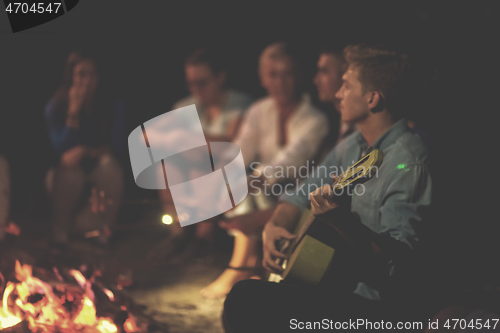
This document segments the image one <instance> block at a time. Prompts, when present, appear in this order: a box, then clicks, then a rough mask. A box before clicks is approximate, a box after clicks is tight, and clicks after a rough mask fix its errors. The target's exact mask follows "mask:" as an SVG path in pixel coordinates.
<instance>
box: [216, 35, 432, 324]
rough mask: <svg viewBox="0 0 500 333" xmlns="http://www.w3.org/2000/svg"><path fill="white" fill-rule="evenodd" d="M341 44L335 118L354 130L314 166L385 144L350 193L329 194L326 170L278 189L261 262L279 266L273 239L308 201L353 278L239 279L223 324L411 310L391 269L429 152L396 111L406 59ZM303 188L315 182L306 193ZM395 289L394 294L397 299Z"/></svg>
mask: <svg viewBox="0 0 500 333" xmlns="http://www.w3.org/2000/svg"><path fill="white" fill-rule="evenodd" d="M344 52H345V56H346V60H347V62H348V64H349V67H348V70H347V72H346V73H345V74H344V75H343V78H342V79H343V84H342V86H341V88H340V90H339V91H338V92H337V94H336V97H337V98H338V99H340V110H339V112H340V114H341V120H342V121H343V122H346V123H351V124H356V125H357V128H358V131H356V132H355V133H353V134H352V135H350V136H349V137H347V138H346V139H345V140H343V141H342V142H340V143H339V144H338V145H337V146H336V147H335V148H334V149H333V150H332V151H331V152H330V153H329V154H328V156H327V157H326V158H325V160H324V161H323V163H322V166H324V167H326V168H327V169H328V170H332V168H333V167H335V169H334V170H346V169H347V168H348V167H349V166H350V165H352V164H353V163H355V162H356V161H358V160H359V159H360V158H362V157H363V156H365V155H366V154H368V153H370V152H371V151H372V150H374V149H380V150H381V151H382V152H383V155H384V160H383V163H382V165H381V166H380V168H379V170H378V173H377V175H376V176H375V177H373V178H372V179H370V180H369V181H367V182H366V183H364V184H363V185H362V186H363V188H362V190H358V191H357V192H355V195H354V196H353V197H352V200H350V201H346V200H339V199H338V198H337V197H336V195H335V194H334V193H333V192H332V189H331V184H332V183H333V180H334V178H332V177H331V176H330V175H327V174H324V173H315V174H313V176H312V177H308V178H307V180H306V181H305V182H304V183H303V185H302V189H304V190H302V191H301V190H300V189H299V190H297V191H296V192H294V193H292V194H291V193H285V195H283V197H281V203H280V204H279V205H278V207H277V208H276V210H275V211H274V213H273V215H272V216H271V218H270V220H269V221H268V222H267V224H266V225H265V227H264V231H263V246H264V249H263V251H264V252H263V254H264V259H263V265H264V266H265V267H266V268H267V269H269V270H270V271H272V272H275V273H280V272H282V271H283V268H282V267H281V266H280V265H279V264H278V261H279V259H285V258H286V255H284V254H283V253H281V252H280V251H279V248H278V247H277V246H278V245H277V244H280V242H282V241H283V240H292V239H293V238H294V237H296V236H295V235H294V234H292V232H293V230H294V229H295V226H296V224H297V222H298V220H299V218H300V216H301V215H302V211H303V210H304V209H307V208H310V209H311V210H312V213H313V214H314V215H315V217H316V218H317V219H318V220H320V221H322V222H324V223H325V224H328V225H329V226H330V227H332V228H334V229H335V230H336V231H337V233H338V235H339V236H340V237H339V239H341V240H342V241H343V242H344V246H346V247H347V248H350V249H351V250H352V251H351V253H352V260H351V261H350V263H351V266H350V268H348V270H352V271H356V272H357V273H358V274H357V275H356V277H357V280H356V281H355V283H354V284H353V288H351V289H349V288H347V287H346V288H345V290H344V291H343V292H342V291H339V288H335V291H334V292H333V291H332V292H330V291H325V290H324V289H321V288H305V287H296V286H291V285H287V284H285V283H274V282H268V281H259V280H246V281H241V282H239V283H237V284H236V285H235V286H234V287H233V289H232V290H231V292H230V293H229V295H228V296H227V299H226V301H225V304H224V314H223V319H224V325H225V329H226V331H228V332H264V331H265V332H268V331H269V332H284V331H288V330H293V329H297V328H300V325H299V326H297V323H302V324H303V326H304V323H313V322H316V323H318V322H321V324H323V325H327V324H328V320H333V321H340V320H349V319H351V320H354V321H356V319H359V318H365V319H366V318H368V319H374V320H375V319H376V320H390V319H391V318H393V319H394V318H395V315H396V312H397V311H398V310H399V314H401V313H402V314H410V313H409V311H410V310H409V307H408V306H409V305H408V304H406V303H409V302H410V301H411V299H408V298H406V299H405V296H403V295H410V294H411V289H412V287H413V286H412V285H411V284H410V283H407V284H405V283H400V282H395V281H396V280H395V277H396V276H398V270H399V267H400V265H399V263H404V262H405V260H406V259H407V258H408V257H409V256H410V255H411V253H412V250H414V249H415V248H416V247H417V246H418V241H419V237H420V236H421V235H419V227H420V226H421V224H422V223H423V213H422V212H423V210H425V208H428V207H429V206H430V204H431V192H432V182H431V177H430V174H429V169H428V167H429V154H428V151H427V149H426V147H425V145H424V143H423V142H422V140H421V139H420V138H419V137H418V136H416V135H415V134H414V133H413V132H412V131H411V130H410V129H409V128H408V127H407V124H406V119H405V118H404V111H405V110H407V109H408V106H409V104H408V103H411V99H410V98H409V97H410V93H412V89H411V84H412V80H411V75H410V66H409V61H408V57H407V56H406V55H405V54H402V53H399V52H397V51H394V50H392V49H389V48H387V47H384V46H380V45H376V46H369V45H365V44H360V45H351V46H348V47H347V48H346V49H345V50H344ZM334 176H338V175H336V174H335V173H334ZM311 188H312V189H315V188H316V190H315V191H313V192H311V193H307V192H308V191H307V189H311ZM395 284H397V285H398V289H397V292H395V290H396V289H395V288H396V287H395ZM341 289H342V288H340V290H341ZM395 294H400V295H401V297H400V298H397V299H398V301H397V302H396V301H395V298H394V295H395ZM389 295H390V296H389ZM401 300H404V301H405V302H399V301H401ZM396 303H397V304H396ZM407 305H408V306H407ZM323 319H328V320H327V321H326V322H325V321H322V320H323ZM294 325H295V327H294ZM307 327H309V326H307V325H305V326H304V328H307ZM314 327H315V328H323V329H324V328H326V327H325V326H322V327H317V326H314ZM357 329H358V330H359V329H360V328H359V327H358V328H357Z"/></svg>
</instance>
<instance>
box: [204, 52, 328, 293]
mask: <svg viewBox="0 0 500 333" xmlns="http://www.w3.org/2000/svg"><path fill="white" fill-rule="evenodd" d="M259 77H260V81H261V84H262V86H263V87H264V89H265V90H266V91H267V93H268V96H267V97H265V98H263V99H261V100H259V101H257V102H255V103H254V104H253V105H252V106H251V107H250V108H249V109H248V111H247V113H246V115H245V118H244V120H243V123H242V125H241V128H240V130H239V131H238V134H237V137H236V139H235V140H234V143H236V144H238V146H239V147H240V148H241V151H242V154H243V160H244V162H245V165H246V167H247V168H249V169H250V174H251V175H250V177H249V183H250V184H251V185H250V188H251V189H250V191H249V192H250V193H249V195H248V196H247V198H246V199H245V200H244V202H242V203H241V204H240V205H238V206H237V207H236V208H235V209H234V210H233V211H230V212H228V213H227V214H226V216H227V217H234V216H238V215H241V214H246V215H243V216H250V215H248V213H250V212H252V211H254V210H260V211H264V210H269V208H272V207H273V205H274V202H275V201H276V196H274V195H272V194H270V192H269V190H270V188H269V187H270V186H271V187H272V186H275V190H276V186H277V191H278V190H279V189H280V188H281V190H283V186H281V187H280V184H283V182H287V181H290V180H292V181H295V180H296V178H297V176H298V172H297V170H298V169H299V168H300V167H304V166H305V167H308V166H311V162H312V160H313V159H314V158H315V157H316V154H317V153H318V150H319V147H320V146H321V144H322V142H323V139H324V138H325V137H326V135H327V133H328V122H327V119H326V117H325V116H324V115H323V113H322V112H321V111H319V110H317V109H316V108H315V107H314V106H313V105H312V104H311V102H310V100H309V98H308V96H307V95H305V94H302V91H301V89H300V84H299V83H300V82H299V80H300V70H299V68H298V62H297V58H296V57H295V55H294V52H293V51H292V50H291V48H290V47H289V46H288V45H287V44H285V43H274V44H271V45H270V46H268V47H267V48H265V49H264V51H263V52H262V54H261V56H260V60H259ZM287 172H288V174H287ZM255 180H257V182H255ZM264 181H265V183H264ZM257 183H258V184H259V185H257ZM264 184H265V185H264ZM256 187H259V188H260V191H259V190H257V191H253V190H252V189H255V188H256ZM266 188H267V191H266ZM277 191H274V193H277ZM278 192H279V191H278ZM253 216H255V215H253ZM264 216H265V214H264V215H262V216H260V219H265V217H264ZM250 223H252V222H250ZM259 223H260V222H257V221H254V222H253V224H254V225H258V224H259ZM261 224H262V223H261ZM227 225H229V224H227V223H226V226H227ZM250 229H252V228H250ZM232 231H233V234H234V236H235V244H234V249H233V256H232V258H231V261H230V263H229V266H228V268H227V269H226V270H225V271H224V272H223V273H222V274H221V275H220V276H219V277H218V278H217V279H216V280H215V281H214V282H213V283H212V284H210V285H209V286H207V287H206V288H204V289H203V290H202V291H201V293H202V295H203V296H205V297H221V296H225V295H226V294H227V293H228V292H229V291H230V290H231V288H232V286H233V285H234V284H235V283H236V282H238V281H240V280H243V279H247V278H250V277H251V276H253V275H255V274H256V272H257V271H258V266H259V265H260V258H259V255H258V252H259V238H258V235H259V234H260V231H261V230H259V228H258V227H257V228H256V230H252V232H251V233H246V232H243V231H241V230H232Z"/></svg>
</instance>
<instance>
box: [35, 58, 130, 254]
mask: <svg viewBox="0 0 500 333" xmlns="http://www.w3.org/2000/svg"><path fill="white" fill-rule="evenodd" d="M99 79H100V78H99V73H98V71H97V67H96V62H95V61H94V60H93V59H92V58H90V57H88V56H84V55H82V54H80V53H76V52H75V53H72V54H70V56H69V57H68V61H67V64H66V68H65V73H64V78H63V83H62V85H61V87H60V88H59V89H58V90H57V92H56V93H55V95H54V97H53V98H52V99H51V100H50V101H49V102H48V103H47V106H46V108H45V119H46V123H47V128H48V131H49V135H50V140H51V143H52V147H53V149H54V152H55V155H56V159H57V163H56V165H55V166H54V167H53V168H51V169H50V170H49V173H48V175H47V187H48V190H49V192H50V194H51V197H52V204H53V220H52V227H53V241H54V242H55V243H56V244H61V245H64V244H67V243H68V240H69V233H70V231H71V227H72V226H73V224H74V223H77V224H78V225H80V227H79V228H80V229H82V231H85V230H86V231H89V229H90V230H96V229H99V230H101V233H100V236H99V237H98V241H99V242H101V243H105V242H106V241H107V239H108V236H109V228H110V227H111V225H112V224H113V222H114V220H115V219H116V215H117V213H118V209H119V207H120V201H121V198H122V193H123V186H124V185H123V181H124V180H123V171H122V167H121V165H120V163H119V160H120V158H123V157H124V156H125V152H126V147H127V133H126V127H125V112H124V106H123V103H122V102H121V101H120V100H117V99H113V98H112V97H111V96H109V95H108V94H106V93H105V91H103V90H104V89H103V86H102V84H101V82H100V80H99ZM90 188H91V190H90ZM90 192H92V193H93V198H94V199H96V198H99V199H100V200H99V204H98V205H95V204H94V205H90V204H86V205H84V207H83V209H81V208H82V207H81V206H82V199H84V200H85V199H87V198H88V195H89V193H90ZM94 201H95V200H94Z"/></svg>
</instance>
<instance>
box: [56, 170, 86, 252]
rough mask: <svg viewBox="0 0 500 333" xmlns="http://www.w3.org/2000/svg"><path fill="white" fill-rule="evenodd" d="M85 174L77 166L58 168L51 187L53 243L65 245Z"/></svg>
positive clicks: (82, 187)
mask: <svg viewBox="0 0 500 333" xmlns="http://www.w3.org/2000/svg"><path fill="white" fill-rule="evenodd" d="M85 177H86V176H85V172H84V171H83V169H82V168H81V167H79V166H77V167H63V166H58V167H56V168H55V170H54V180H53V187H52V207H53V220H52V234H53V239H54V241H55V242H58V243H67V242H68V235H69V231H70V226H71V224H72V221H73V217H74V213H75V208H76V207H77V204H78V202H79V201H80V199H81V195H82V192H83V189H84V186H85Z"/></svg>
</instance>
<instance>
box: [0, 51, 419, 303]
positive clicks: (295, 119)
mask: <svg viewBox="0 0 500 333" xmlns="http://www.w3.org/2000/svg"><path fill="white" fill-rule="evenodd" d="M97 66H98V64H97V63H96V61H95V59H93V58H92V57H89V56H86V55H84V54H81V53H77V52H74V53H72V54H70V56H69V57H68V60H67V63H66V67H65V71H64V76H63V80H62V84H61V86H60V87H59V89H58V90H57V91H56V92H55V94H54V96H53V97H52V98H51V99H50V101H49V102H48V103H47V105H46V108H45V113H44V114H45V120H46V126H47V129H48V132H49V136H50V140H51V144H52V147H53V150H54V153H55V156H56V163H55V164H54V165H53V167H51V168H50V170H49V171H48V173H47V176H46V189H47V192H48V193H49V195H50V197H51V202H52V208H53V213H52V242H53V244H54V245H55V246H58V247H63V248H64V247H66V246H67V244H68V242H69V240H70V235H71V233H72V232H79V233H83V232H88V231H91V230H94V231H96V233H94V235H97V237H96V238H95V239H97V240H98V242H99V243H102V244H105V243H107V241H108V238H109V237H110V235H111V231H110V229H112V227H113V224H114V222H115V220H116V217H117V214H118V212H119V209H120V205H121V201H122V197H123V192H124V171H123V166H122V164H121V162H123V161H124V160H126V151H127V134H128V133H127V132H126V125H125V104H124V103H123V101H122V100H120V99H118V98H116V97H114V96H111V95H110V94H109V93H107V92H106V90H105V89H104V88H103V85H102V84H101V82H100V75H99V74H100V71H99V69H98V67H97ZM184 69H185V79H186V84H187V88H188V90H189V92H190V95H189V96H188V97H186V98H183V99H181V100H180V101H178V102H177V103H175V104H174V105H173V107H172V110H174V109H178V108H180V107H183V106H187V105H192V104H195V105H196V108H197V111H198V113H199V117H200V121H201V124H202V127H203V131H204V134H205V136H206V139H207V141H225V142H234V143H236V144H237V145H238V146H239V147H240V148H241V151H242V154H243V159H244V162H245V167H246V168H247V172H248V176H249V177H253V179H255V178H260V181H261V183H260V184H261V186H262V187H265V186H272V185H274V184H276V183H281V184H284V183H287V182H288V183H294V182H295V181H301V180H302V179H300V176H298V175H296V174H294V175H292V174H290V175H285V176H284V177H281V178H278V177H275V176H271V177H264V176H263V174H264V173H263V171H264V170H267V173H268V174H271V175H276V170H278V169H279V168H282V170H283V169H284V170H287V167H295V168H299V167H303V166H308V167H309V166H311V165H313V164H314V162H313V161H317V162H321V160H322V159H323V158H324V157H325V155H326V154H327V153H328V151H330V150H331V149H332V148H333V147H334V146H335V145H336V143H338V142H340V141H341V140H343V139H344V138H346V137H347V136H349V135H350V134H351V133H353V132H354V131H355V129H356V126H355V125H354V124H353V123H352V122H345V121H342V120H340V121H338V122H332V121H331V119H332V116H333V119H338V117H339V115H338V114H335V115H331V114H328V113H327V112H324V111H323V110H321V109H320V108H319V107H318V106H316V105H315V104H314V103H313V102H312V99H313V98H312V96H310V95H309V94H308V93H306V92H305V89H304V86H305V85H304V78H305V75H304V64H303V63H301V60H300V57H299V52H298V49H296V48H294V47H292V46H291V45H289V44H287V43H284V42H276V43H273V44H271V45H268V46H267V47H266V48H265V49H264V50H263V51H262V53H261V55H260V58H259V64H258V69H257V70H258V75H259V79H260V83H261V86H262V87H263V88H264V89H265V92H266V93H267V95H266V96H265V97H262V98H260V99H258V100H254V99H253V98H252V97H250V96H249V95H248V94H246V93H243V92H240V91H237V90H234V89H232V88H229V87H228V86H227V85H226V81H227V71H226V69H225V66H224V62H223V61H222V59H221V58H220V57H218V56H217V54H216V53H215V52H214V51H213V50H209V49H197V50H196V51H195V52H193V53H192V54H190V55H189V57H187V58H186V61H185V63H184ZM346 70H347V62H346V59H345V58H344V51H343V47H340V46H336V47H331V48H324V49H323V50H321V52H320V54H319V57H318V60H317V72H316V75H315V76H314V79H313V82H314V84H315V86H316V87H317V94H318V99H319V100H320V101H321V102H323V103H330V104H331V106H332V109H335V110H339V98H338V96H337V95H336V94H337V92H338V90H339V89H340V87H341V86H342V75H343V74H344V73H345V71H346ZM333 112H335V111H333ZM332 124H334V125H333V126H335V127H334V128H333V127H332ZM409 124H411V123H409ZM255 162H258V167H257V168H252V165H255V164H254V163H255ZM311 162H313V163H311ZM259 175H260V176H259ZM0 178H1V179H0V185H1V188H0V237H2V236H3V233H2V230H3V227H2V226H5V225H6V221H7V216H8V214H7V212H8V205H9V191H10V188H9V173H8V163H7V161H6V160H5V159H4V158H2V157H1V156H0ZM251 191H252V190H251V189H250V192H251ZM263 193H264V192H260V194H258V195H257V194H255V193H251V194H252V195H248V196H247V198H246V199H245V200H244V201H243V202H242V203H241V204H240V205H238V206H237V207H236V208H234V209H233V210H230V211H228V212H226V213H225V214H223V215H221V216H217V217H214V218H213V219H210V220H209V221H206V222H201V223H197V224H195V225H193V226H189V227H185V228H182V227H180V225H179V224H178V223H174V224H172V226H171V229H170V231H171V234H170V237H169V239H167V240H165V243H166V244H168V245H169V246H167V247H160V252H161V251H163V252H165V253H162V255H163V256H168V255H174V254H176V253H178V252H179V251H182V246H181V244H185V243H186V242H185V240H186V239H188V238H190V239H191V240H193V239H194V242H196V243H198V244H201V243H203V244H208V245H210V244H212V243H213V242H214V230H215V228H218V226H221V227H223V228H225V229H228V230H229V231H230V233H231V234H232V235H234V236H235V241H234V251H233V255H232V258H231V261H230V263H229V265H228V267H227V269H226V270H225V271H224V272H223V273H222V275H221V276H220V277H219V278H217V279H216V280H215V281H214V282H213V283H212V284H210V285H209V286H207V287H206V288H205V289H203V290H202V294H203V295H204V296H206V297H220V296H224V295H226V294H227V293H228V292H229V291H230V290H231V288H232V286H233V285H234V284H235V283H237V282H238V281H240V280H243V279H247V278H250V277H259V276H260V274H261V273H262V267H261V257H260V256H261V254H260V244H261V243H260V242H261V237H260V235H261V233H262V228H263V226H264V224H265V222H266V221H267V220H268V219H269V217H270V216H271V213H272V211H273V209H274V208H275V206H276V204H277V199H278V198H277V196H276V195H272V194H271V195H269V194H267V195H264V194H263ZM266 193H267V192H266ZM159 198H160V201H161V205H162V208H163V210H164V212H165V214H170V215H172V216H173V217H174V220H176V221H178V220H177V219H176V218H175V217H176V214H175V206H174V204H173V200H172V196H171V194H170V191H169V190H168V189H167V190H160V191H159ZM193 235H194V236H193ZM157 252H158V251H157Z"/></svg>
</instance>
